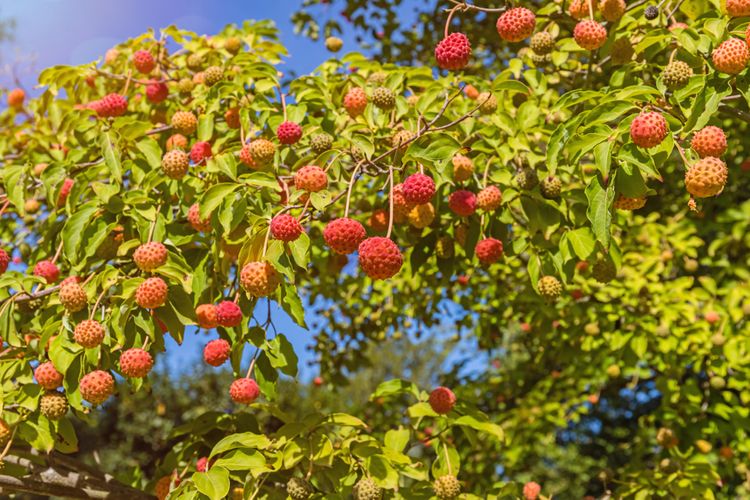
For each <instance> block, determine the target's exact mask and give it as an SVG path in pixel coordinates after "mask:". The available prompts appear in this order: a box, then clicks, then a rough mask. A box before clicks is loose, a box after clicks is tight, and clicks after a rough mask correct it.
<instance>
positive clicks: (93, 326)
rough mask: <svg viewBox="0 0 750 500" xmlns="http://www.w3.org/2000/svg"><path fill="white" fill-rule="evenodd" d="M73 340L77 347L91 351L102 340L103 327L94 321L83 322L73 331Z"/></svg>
mask: <svg viewBox="0 0 750 500" xmlns="http://www.w3.org/2000/svg"><path fill="white" fill-rule="evenodd" d="M73 338H74V339H75V341H76V342H77V343H78V344H79V345H81V346H83V347H85V348H86V349H92V348H94V347H96V346H98V345H99V344H101V343H102V341H103V340H104V327H103V326H102V325H101V323H99V322H98V321H96V320H93V319H86V320H83V321H81V322H80V323H78V324H77V325H76V327H75V329H74V330H73Z"/></svg>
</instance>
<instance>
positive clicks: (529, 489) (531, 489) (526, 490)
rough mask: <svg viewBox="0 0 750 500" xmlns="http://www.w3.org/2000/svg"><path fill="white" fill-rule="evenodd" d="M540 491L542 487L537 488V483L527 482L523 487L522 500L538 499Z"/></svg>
mask: <svg viewBox="0 0 750 500" xmlns="http://www.w3.org/2000/svg"><path fill="white" fill-rule="evenodd" d="M541 491H542V487H541V486H539V483H535V482H534V481H529V482H528V483H526V484H524V485H523V498H524V499H525V500H536V499H537V498H538V497H539V493H541Z"/></svg>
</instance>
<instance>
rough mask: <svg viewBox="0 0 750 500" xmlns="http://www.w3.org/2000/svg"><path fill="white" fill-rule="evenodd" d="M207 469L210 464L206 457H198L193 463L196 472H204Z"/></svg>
mask: <svg viewBox="0 0 750 500" xmlns="http://www.w3.org/2000/svg"><path fill="white" fill-rule="evenodd" d="M209 467H210V464H209V463H208V457H200V458H199V459H198V460H197V461H196V462H195V470H197V471H198V472H206V471H207V470H208V468H209Z"/></svg>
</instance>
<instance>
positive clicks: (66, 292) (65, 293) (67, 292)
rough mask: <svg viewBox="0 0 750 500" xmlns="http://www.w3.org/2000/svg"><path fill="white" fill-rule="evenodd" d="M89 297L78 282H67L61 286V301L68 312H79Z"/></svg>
mask: <svg viewBox="0 0 750 500" xmlns="http://www.w3.org/2000/svg"><path fill="white" fill-rule="evenodd" d="M87 302H88V298H87V297H86V292H85V291H84V290H83V288H82V287H81V285H79V284H78V283H67V284H66V285H65V286H61V287H60V303H61V304H62V305H63V307H64V308H65V309H66V310H67V311H68V312H78V311H80V310H81V309H83V308H84V307H86V303H87Z"/></svg>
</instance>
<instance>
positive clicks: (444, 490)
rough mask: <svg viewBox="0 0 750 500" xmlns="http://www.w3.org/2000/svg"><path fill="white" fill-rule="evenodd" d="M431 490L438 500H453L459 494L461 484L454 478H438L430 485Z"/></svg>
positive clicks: (446, 476) (447, 476)
mask: <svg viewBox="0 0 750 500" xmlns="http://www.w3.org/2000/svg"><path fill="white" fill-rule="evenodd" d="M432 489H433V490H435V496H436V497H438V498H439V499H440V500H453V499H454V498H457V497H458V495H460V494H461V483H459V482H458V478H457V477H456V476H451V475H445V476H440V477H439V478H437V479H436V480H435V482H434V483H433V484H432Z"/></svg>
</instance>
